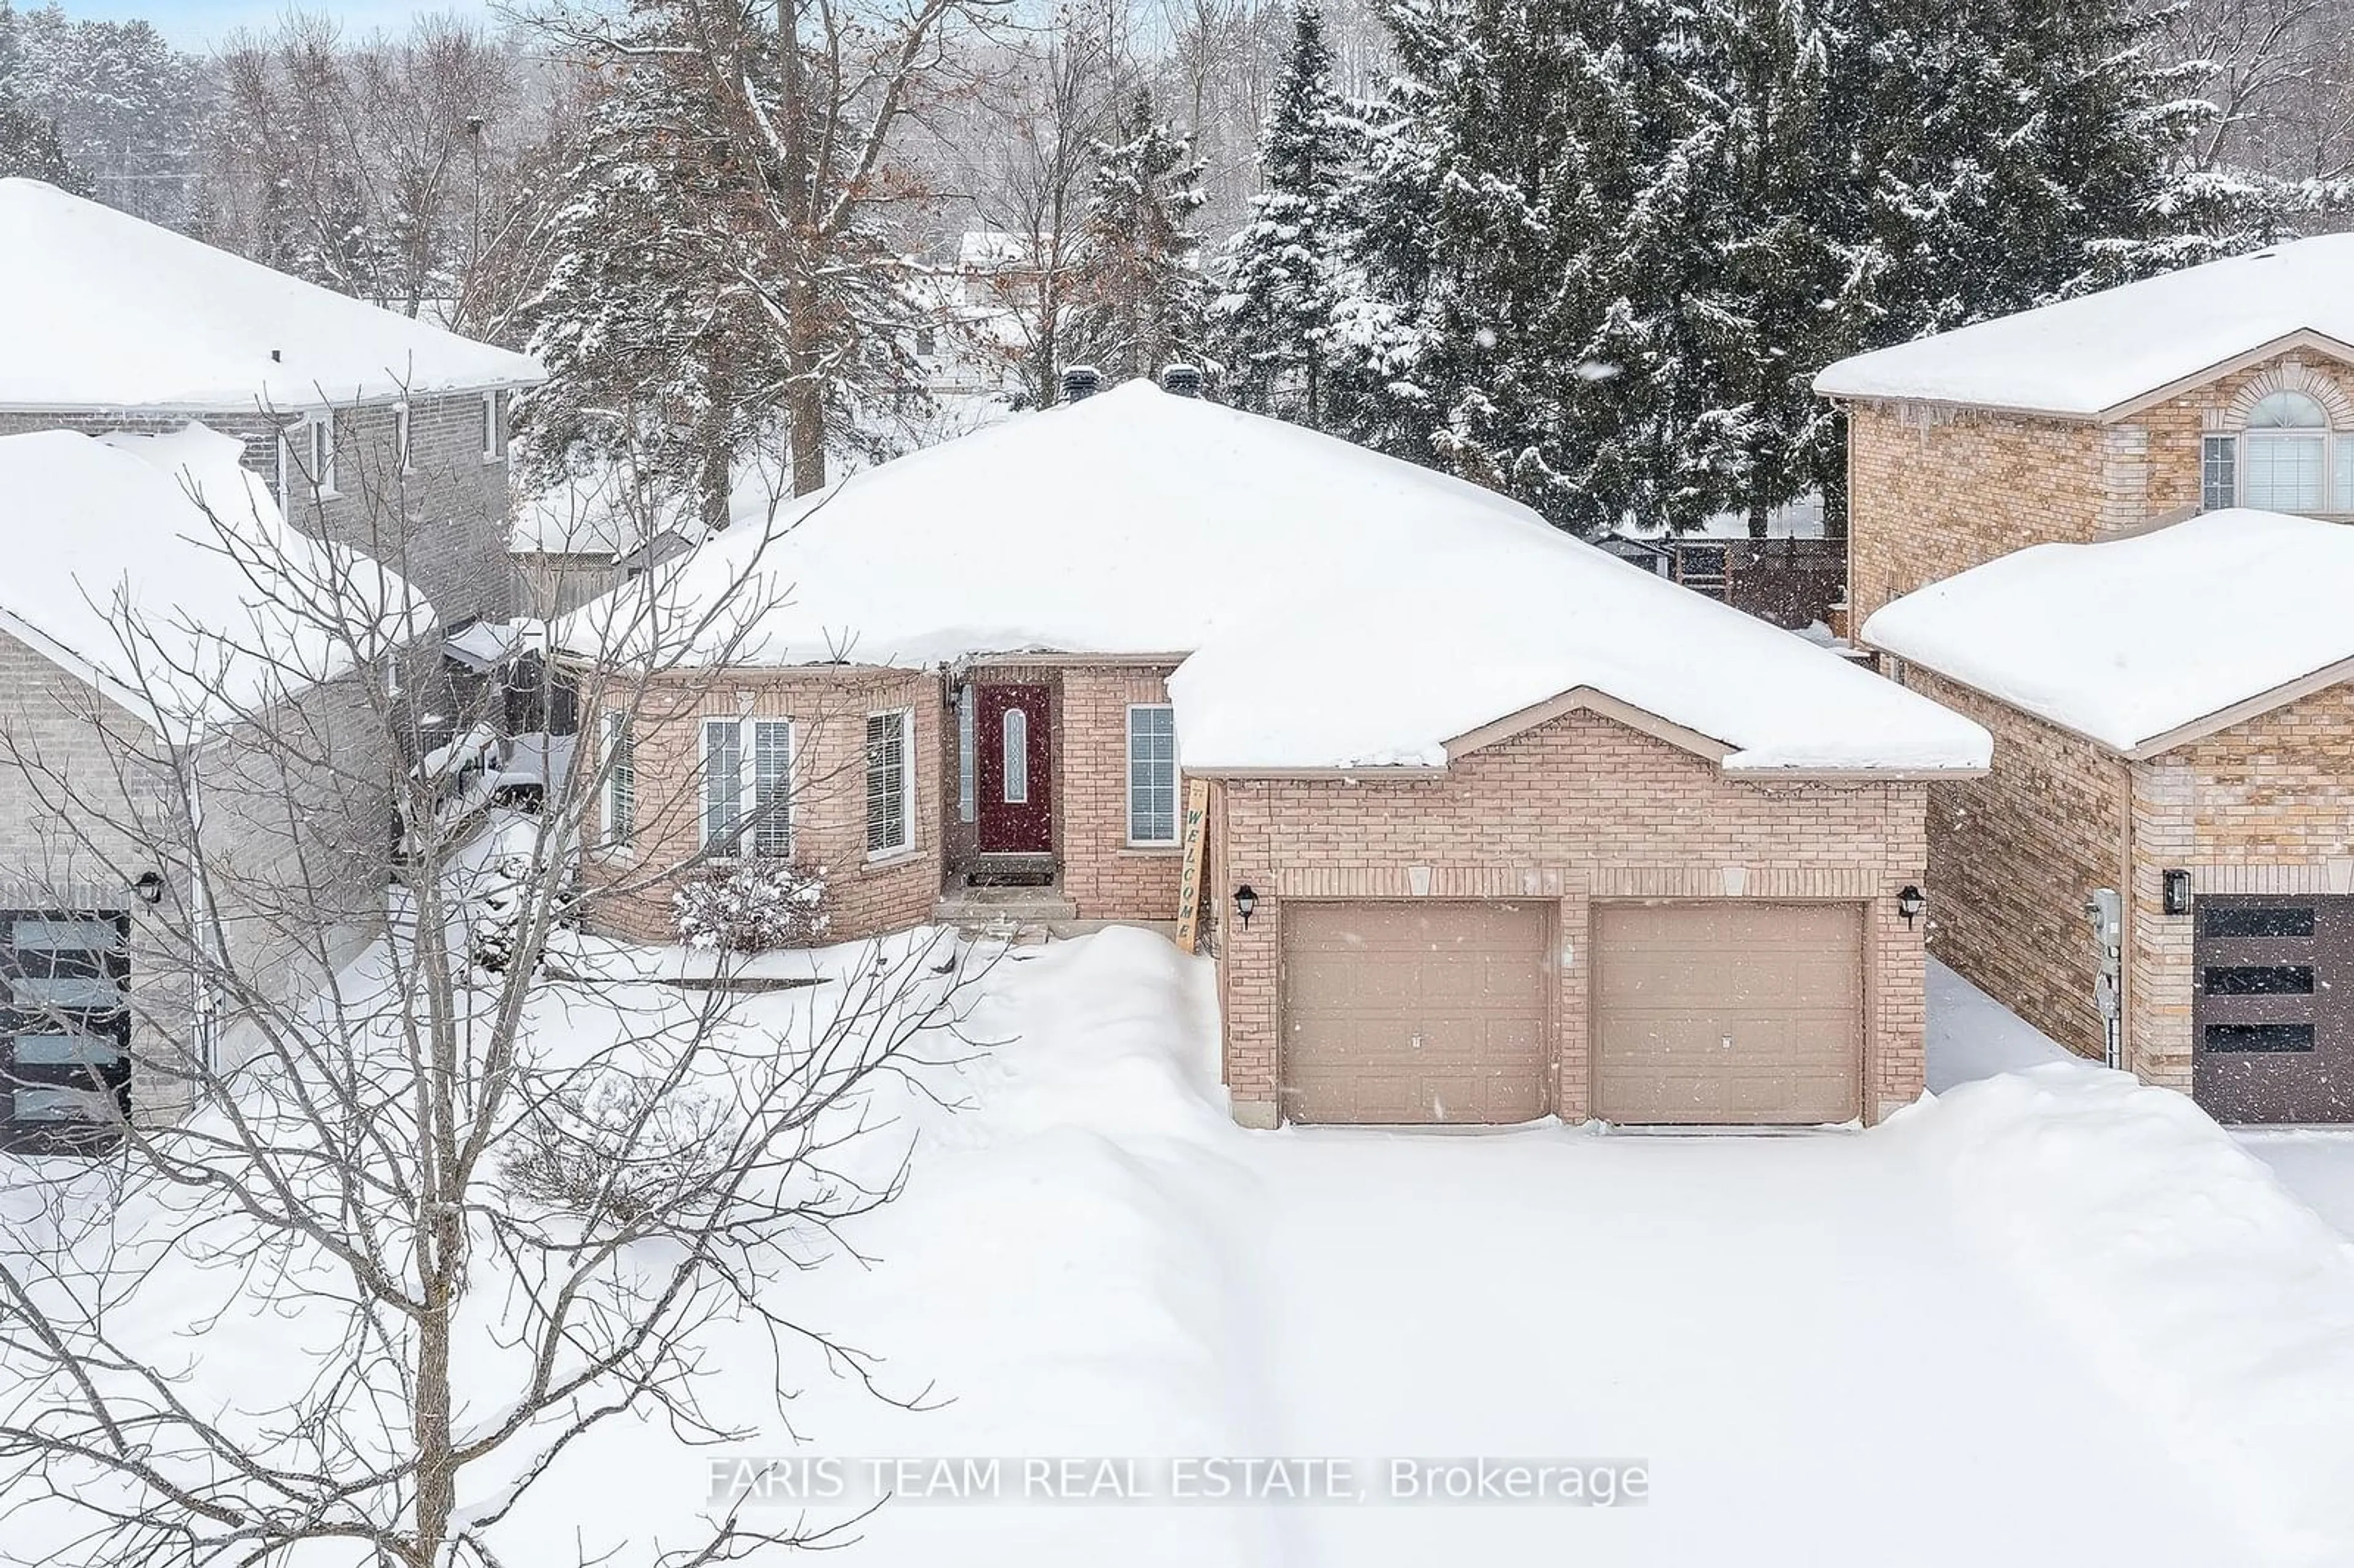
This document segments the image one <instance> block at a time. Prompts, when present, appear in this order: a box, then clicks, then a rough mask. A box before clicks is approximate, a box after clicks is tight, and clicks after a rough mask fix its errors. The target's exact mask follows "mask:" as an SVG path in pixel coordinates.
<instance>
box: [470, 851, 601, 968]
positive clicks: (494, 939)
mask: <svg viewBox="0 0 2354 1568" xmlns="http://www.w3.org/2000/svg"><path fill="white" fill-rule="evenodd" d="M542 882H543V878H542V876H541V874H540V867H539V865H538V863H536V861H535V858H534V856H533V855H532V854H530V853H528V852H525V853H509V854H502V855H499V856H497V857H495V858H494V859H493V860H492V861H491V862H490V863H488V864H487V865H484V866H483V867H482V869H481V870H480V871H479V872H477V873H475V874H473V876H472V879H471V885H469V886H468V887H467V890H466V905H465V921H466V952H467V957H468V958H469V959H471V960H472V963H473V965H474V967H475V968H477V969H488V970H490V971H491V972H492V973H493V974H504V972H505V971H506V967H507V965H508V964H509V963H510V962H511V961H513V959H514V936H515V927H516V926H517V924H518V923H519V922H520V921H521V920H522V918H523V915H524V912H525V909H526V907H528V906H529V903H530V900H531V899H532V898H533V897H534V896H535V895H537V894H538V893H539V890H540V888H541V886H542ZM549 895H550V896H552V897H553V898H554V899H555V901H556V910H555V914H554V916H553V917H552V918H551V920H550V922H549V924H550V925H552V926H556V927H568V926H572V925H576V924H578V921H579V918H580V907H579V906H580V890H579V868H578V866H571V867H567V869H566V872H565V874H564V877H563V880H562V881H561V882H560V883H559V884H558V885H557V886H556V887H555V888H553V889H551V890H550V892H549Z"/></svg>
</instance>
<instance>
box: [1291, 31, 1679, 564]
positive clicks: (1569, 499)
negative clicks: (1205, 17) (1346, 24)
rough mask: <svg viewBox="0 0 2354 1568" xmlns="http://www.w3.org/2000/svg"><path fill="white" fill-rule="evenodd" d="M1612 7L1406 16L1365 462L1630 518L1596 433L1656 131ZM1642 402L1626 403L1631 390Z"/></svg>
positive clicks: (1365, 245) (1366, 300)
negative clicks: (1646, 151)
mask: <svg viewBox="0 0 2354 1568" xmlns="http://www.w3.org/2000/svg"><path fill="white" fill-rule="evenodd" d="M1609 10H1610V5H1609V3H1608V0H1397V3H1395V4H1394V5H1392V6H1391V8H1390V9H1389V10H1388V11H1387V12H1386V13H1385V15H1384V20H1385V22H1386V23H1387V24H1388V26H1389V29H1390V33H1391V38H1392V43H1393V46H1394V51H1395V57H1396V61H1397V68H1398V69H1397V73H1396V76H1395V78H1394V80H1393V81H1392V83H1391V84H1390V86H1389V88H1388V89H1387V90H1386V91H1385V92H1384V95H1383V97H1382V99H1381V101H1379V102H1378V103H1377V104H1375V105H1373V107H1372V110H1371V112H1370V132H1369V143H1368V145H1369V154H1368V158H1367V163H1366V169H1365V173H1364V175H1363V179H1362V181H1361V182H1360V184H1359V186H1358V188H1357V189H1356V191H1355V192H1354V193H1353V194H1352V205H1353V206H1354V207H1355V209H1356V211H1357V212H1358V213H1359V215H1360V218H1361V222H1360V224H1359V227H1358V228H1357V230H1356V241H1355V244H1354V247H1353V249H1354V255H1353V258H1352V268H1351V270H1350V271H1349V272H1348V274H1346V279H1347V283H1348V284H1349V285H1350V286H1348V287H1345V288H1344V291H1343V296H1342V300H1341V305H1340V307H1339V309H1338V311H1337V312H1336V321H1337V323H1338V332H1337V336H1338V337H1339V338H1340V340H1341V343H1342V344H1344V347H1345V356H1344V364H1343V366H1342V368H1341V374H1340V375H1339V376H1336V380H1335V387H1334V411H1335V414H1336V416H1337V417H1338V418H1339V420H1340V421H1341V424H1342V425H1343V426H1344V428H1346V429H1349V430H1350V432H1351V433H1352V434H1353V435H1355V436H1356V437H1357V438H1358V439H1359V440H1365V441H1367V442H1369V443H1370V444H1373V445H1377V446H1379V447H1381V448H1383V449H1384V450H1389V451H1391V452H1394V453H1395V454H1396V455H1399V456H1403V457H1407V458H1411V459H1413V460H1414V461H1421V462H1429V463H1433V464H1435V465H1436V466H1438V467H1441V468H1445V469H1447V470H1449V471H1453V472H1456V473H1458V474H1460V475H1462V476H1464V477H1465V478H1468V479H1471V480H1473V481H1475V482H1479V483H1483V484H1487V485H1490V486H1491V487H1493V488H1495V489H1498V490H1502V491H1504V492H1506V493H1510V494H1512V495H1515V496H1517V497H1519V498H1520V499H1522V500H1523V501H1526V502H1527V503H1530V504H1531V505H1532V506H1534V507H1536V508H1537V509H1538V510H1539V511H1541V512H1543V513H1544V514H1546V515H1547V516H1548V517H1550V518H1552V519H1553V521H1555V522H1556V523H1560V524H1564V525H1565V526H1577V527H1590V526H1596V525H1598V524H1600V523H1601V522H1603V521H1605V520H1606V518H1607V517H1608V516H1609V515H1611V514H1615V511H1616V509H1617V505H1618V502H1617V498H1616V497H1614V496H1613V495H1611V494H1608V493H1606V490H1605V488H1604V485H1606V483H1607V482H1608V480H1609V478H1610V476H1609V475H1607V474H1603V473H1599V472H1597V471H1596V467H1595V464H1594V462H1593V461H1592V460H1593V455H1594V448H1595V441H1594V437H1593V434H1592V432H1591V431H1590V430H1588V429H1585V428H1584V427H1585V425H1586V424H1588V423H1589V422H1590V419H1589V416H1590V415H1591V413H1592V412H1594V411H1595V410H1596V409H1597V408H1598V407H1599V402H1598V400H1597V399H1596V397H1594V396H1593V388H1594V387H1596V386H1599V385H1603V384H1605V382H1606V380H1615V379H1616V374H1615V367H1614V374H1613V376H1610V377H1604V376H1597V375H1596V374H1594V366H1593V364H1592V358H1591V355H1592V350H1593V346H1594V344H1596V341H1597V339H1598V338H1600V337H1601V336H1602V335H1603V334H1604V332H1605V328H1606V325H1607V323H1609V322H1610V320H1611V319H1612V316H1611V313H1612V310H1613V308H1614V306H1615V305H1616V304H1617V302H1618V290H1617V282H1618V279H1619V270H1618V269H1617V267H1616V266H1615V265H1606V262H1609V261H1610V260H1611V255H1610V253H1611V250H1612V248H1613V247H1614V246H1616V245H1617V242H1618V233H1617V231H1618V230H1619V229H1620V228H1623V226H1624V224H1625V222H1626V215H1627V213H1628V208H1629V206H1630V204H1631V201H1632V199H1633V196H1634V194H1635V187H1634V185H1633V182H1632V180H1631V178H1630V175H1631V172H1632V171H1633V169H1634V168H1635V167H1636V160H1635V159H1634V158H1633V157H1632V156H1631V155H1630V154H1629V151H1628V150H1629V149H1630V148H1631V147H1632V145H1633V137H1634V135H1635V133H1636V131H1637V130H1638V125H1637V123H1636V122H1637V114H1636V111H1635V108H1634V106H1633V105H1631V104H1629V103H1628V101H1627V100H1626V97H1625V94H1624V92H1623V88H1624V86H1625V83H1624V80H1623V78H1622V76H1621V74H1620V69H1619V61H1618V60H1617V58H1616V57H1615V56H1614V54H1613V53H1612V52H1611V51H1610V50H1609V49H1608V48H1606V47H1603V48H1597V47H1596V38H1605V39H1607V38H1608V37H1609V36H1610V29H1609V28H1608V27H1606V26H1605V25H1604V24H1605V23H1606V20H1607V14H1608V12H1609ZM1620 390H1624V388H1620Z"/></svg>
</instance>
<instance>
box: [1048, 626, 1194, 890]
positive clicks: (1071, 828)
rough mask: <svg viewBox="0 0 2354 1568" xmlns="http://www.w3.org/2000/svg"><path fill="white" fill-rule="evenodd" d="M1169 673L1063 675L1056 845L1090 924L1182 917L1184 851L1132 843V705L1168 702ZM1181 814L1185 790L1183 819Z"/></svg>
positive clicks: (1109, 671)
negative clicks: (1179, 896)
mask: <svg viewBox="0 0 2354 1568" xmlns="http://www.w3.org/2000/svg"><path fill="white" fill-rule="evenodd" d="M1169 674H1170V672H1169V671H1168V670H1165V669H1163V670H1134V669H1125V670H1124V669H1117V668H1086V669H1071V670H1066V671H1064V672H1063V682H1062V691H1063V701H1062V711H1061V721H1062V722H1061V727H1060V730H1059V732H1058V744H1059V747H1060V750H1059V754H1058V756H1057V758H1056V765H1055V777H1056V779H1057V781H1058V782H1059V783H1060V785H1061V786H1062V788H1061V791H1060V798H1061V801H1062V805H1061V821H1059V822H1058V823H1057V828H1058V837H1057V839H1056V842H1057V844H1058V846H1059V847H1060V849H1061V851H1062V856H1063V885H1064V887H1065V889H1066V892H1067V894H1068V895H1069V897H1070V899H1071V901H1072V903H1073V904H1074V905H1075V906H1076V908H1077V910H1078V915H1079V918H1081V919H1083V920H1174V919H1175V918H1177V883H1178V871H1179V863H1180V856H1181V853H1182V852H1181V851H1180V850H1178V849H1175V848H1169V849H1156V848H1142V847H1137V846H1132V845H1130V844H1129V842H1128V709H1129V704H1131V703H1165V702H1167V701H1168V700H1169ZM1181 761H1182V759H1181ZM1179 810H1180V813H1181V817H1182V810H1183V797H1182V789H1181V793H1180V797H1179ZM1181 825H1182V823H1181Z"/></svg>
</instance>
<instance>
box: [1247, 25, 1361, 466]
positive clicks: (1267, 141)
mask: <svg viewBox="0 0 2354 1568" xmlns="http://www.w3.org/2000/svg"><path fill="white" fill-rule="evenodd" d="M1331 71H1332V51H1331V48H1328V47H1327V46H1326V44H1325V42H1324V18H1323V13H1322V12H1321V11H1320V9H1319V8H1318V5H1317V4H1316V0H1301V3H1300V5H1299V10H1298V12H1297V14H1296V15H1295V16H1294V18H1293V21H1292V37H1291V53H1290V56H1289V58H1288V59H1287V61H1286V62H1285V65H1284V69H1283V74H1282V76H1281V77H1280V78H1279V79H1278V81H1277V83H1276V87H1275V91H1274V95H1273V98H1272V101H1271V102H1270V104H1269V106H1268V111H1267V126H1266V131H1265V133H1264V136H1263V138H1262V141H1261V144H1260V148H1259V169H1260V175H1261V179H1262V182H1263V186H1264V188H1263V189H1262V190H1261V191H1260V193H1259V195H1258V196H1257V198H1256V199H1255V200H1254V201H1253V203H1252V217H1251V221H1250V223H1249V224H1248V225H1247V226H1246V228H1244V229H1243V230H1242V232H1241V233H1240V234H1238V235H1236V236H1235V238H1234V240H1233V241H1232V243H1231V246H1230V248H1229V256H1228V260H1227V265H1226V269H1225V294H1224V295H1223V296H1222V297H1221V298H1220V299H1219V301H1218V329H1219V330H1218V334H1217V337H1218V343H1219V348H1220V354H1221V357H1222V358H1223V359H1224V360H1225V366H1226V382H1225V385H1226V388H1227V395H1228V397H1230V399H1231V400H1232V401H1234V402H1235V403H1237V404H1239V405H1240V406H1242V407H1244V408H1251V409H1255V410H1257V411H1258V412H1261V413H1268V414H1274V415H1277V416H1278V417H1280V418H1287V419H1294V420H1297V421H1299V422H1300V423H1302V424H1306V425H1310V426H1316V427H1319V428H1320V427H1321V426H1322V424H1323V417H1324V397H1323V393H1324V382H1325V380H1326V375H1327V363H1328V361H1329V360H1330V358H1331V355H1332V351H1333V332H1334V327H1333V314H1334V312H1335V309H1336V308H1337V306H1338V305H1339V302H1340V297H1341V287H1342V283H1341V275H1342V269H1341V260H1342V255H1343V238H1342V237H1343V235H1344V233H1345V232H1346V230H1347V228H1349V225H1350V218H1349V215H1348V213H1347V210H1346V207H1345V204H1344V201H1343V196H1344V193H1345V192H1346V191H1347V190H1348V189H1350V186H1349V185H1347V183H1346V180H1347V175H1348V172H1349V167H1348V165H1349V164H1350V160H1351V147H1352V127H1351V122H1350V121H1349V117H1348V115H1347V113H1346V112H1345V111H1344V110H1343V108H1342V106H1341V101H1340V99H1339V98H1338V97H1337V96H1336V95H1335V94H1334V93H1333V91H1332V86H1331Z"/></svg>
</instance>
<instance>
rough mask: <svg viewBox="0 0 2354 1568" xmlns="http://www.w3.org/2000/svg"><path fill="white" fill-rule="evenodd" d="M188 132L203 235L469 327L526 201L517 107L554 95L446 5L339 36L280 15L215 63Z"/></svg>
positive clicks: (479, 319)
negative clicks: (201, 151)
mask: <svg viewBox="0 0 2354 1568" xmlns="http://www.w3.org/2000/svg"><path fill="white" fill-rule="evenodd" d="M217 72H218V77H219V83H220V99H219V102H218V104H217V109H216V111H215V113H214V115H213V117H212V120H211V122H210V124H209V126H208V128H207V136H206V138H205V158H206V164H207V170H206V173H207V192H208V195H209V197H210V211H209V213H208V215H207V225H208V228H209V230H210V237H211V238H214V239H215V240H216V241H217V242H218V243H220V244H223V245H225V246H227V247H228V248H229V249H234V250H237V251H239V252H240V253H241V254H245V255H249V256H251V257H253V258H255V259H256V260H260V261H263V262H266V263H268V264H269V265H270V266H273V267H277V268H280V269H281V270H286V271H291V272H293V273H295V274H296V275H297V276H299V277H303V278H307V279H309V280H311V281H313V282H318V283H323V284H325V285H327V286H328V287H331V288H334V289H337V290H339V291H343V292H345V293H349V294H353V295H355V296H357V297H358V298H361V299H365V300H367V301H369V302H372V303H375V304H378V305H382V306H385V307H386V308H387V309H391V310H398V311H400V312H402V313H405V314H408V315H412V316H413V315H417V314H419V313H423V312H425V311H427V310H429V309H430V310H432V311H434V312H436V313H439V314H440V315H442V316H443V317H444V318H445V319H456V320H461V321H462V322H463V324H465V325H467V326H468V327H470V328H472V329H473V330H475V331H478V332H484V333H485V335H494V333H493V332H491V331H489V330H487V329H492V328H494V327H496V326H497V325H499V324H502V323H499V322H497V321H495V320H493V319H490V313H486V312H484V311H483V310H482V309H481V308H480V305H481V295H482V292H483V291H482V273H483V272H484V270H486V269H485V260H486V258H488V257H490V256H492V255H493V254H494V253H495V252H497V251H498V250H499V249H500V248H501V247H502V245H503V244H504V243H505V242H507V241H509V240H510V239H511V238H512V236H513V233H514V230H515V228H517V227H518V226H520V225H525V224H527V223H529V222H530V220H531V218H532V217H533V216H534V214H535V210H536V204H535V202H534V200H533V199H532V198H533V197H534V196H535V186H534V185H533V183H532V182H531V181H530V180H528V179H527V178H526V177H525V175H526V174H527V172H528V171H527V169H525V167H524V165H525V164H526V162H527V159H526V154H527V152H528V150H529V147H530V145H531V142H530V140H529V132H531V131H533V130H535V129H538V130H540V131H541V133H542V135H546V129H545V128H542V127H538V126H537V125H536V123H535V120H534V118H533V117H532V115H531V113H530V111H531V109H532V108H533V106H534V104H535V100H537V101H540V105H541V107H543V109H544V108H546V107H547V106H550V105H562V104H564V103H566V102H567V101H569V97H568V95H567V92H566V91H565V90H564V86H563V84H562V83H560V82H559V83H556V84H554V85H552V86H546V87H545V88H544V90H543V84H542V83H541V82H540V81H539V80H538V79H537V76H538V74H539V73H535V72H534V71H533V70H531V69H529V68H528V67H527V64H526V62H525V60H524V59H523V58H521V56H520V55H519V54H518V52H517V51H516V49H515V48H514V47H513V46H512V45H511V44H509V43H504V42H501V41H499V40H496V39H494V38H493V37H491V36H490V35H489V34H488V33H486V32H485V31H484V30H482V28H481V27H478V26H473V25H472V24H469V23H466V22H463V21H461V20H460V19H458V18H456V17H454V16H446V15H425V16H419V17H418V18H417V20H416V21H415V22H414V23H413V24H411V26H410V27H409V30H408V32H407V33H406V34H403V35H400V36H398V37H386V36H377V37H370V38H366V39H362V40H358V41H354V40H351V39H347V38H346V37H345V36H344V34H343V31H342V29H341V27H340V26H338V25H337V24H336V23H335V22H334V20H333V19H332V18H330V17H328V16H324V15H321V14H316V13H304V12H290V13H288V15H287V16H285V17H284V18H283V19H282V20H281V22H279V24H278V25H277V26H276V27H274V28H273V29H271V30H270V31H269V32H268V33H265V34H259V35H257V34H253V33H248V32H240V33H238V34H236V35H233V36H232V37H231V38H230V39H229V41H228V44H227V46H226V47H225V48H223V49H222V51H221V54H220V58H219V60H218V64H217Z"/></svg>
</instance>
